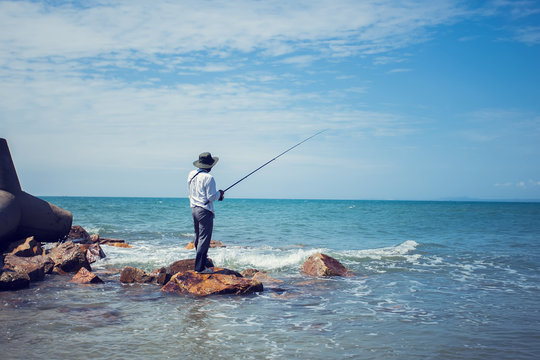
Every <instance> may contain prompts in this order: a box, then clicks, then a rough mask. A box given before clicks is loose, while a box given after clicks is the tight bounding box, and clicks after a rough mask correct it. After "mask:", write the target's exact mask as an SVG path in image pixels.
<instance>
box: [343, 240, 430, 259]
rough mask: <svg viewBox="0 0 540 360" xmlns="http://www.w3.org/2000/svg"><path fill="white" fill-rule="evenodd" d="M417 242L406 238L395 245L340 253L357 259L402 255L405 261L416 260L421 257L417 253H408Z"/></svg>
mask: <svg viewBox="0 0 540 360" xmlns="http://www.w3.org/2000/svg"><path fill="white" fill-rule="evenodd" d="M418 245H419V244H418V243H417V242H416V241H413V240H407V241H405V242H403V243H401V244H399V245H396V246H388V247H383V248H375V249H365V250H345V251H343V252H342V253H343V254H344V255H346V256H348V257H353V258H359V259H364V258H368V259H374V260H381V259H383V258H389V257H396V256H398V257H403V258H405V259H406V260H407V261H411V262H412V261H416V260H418V258H420V257H421V255H419V254H409V253H410V252H412V251H414V250H416V248H417V247H418Z"/></svg>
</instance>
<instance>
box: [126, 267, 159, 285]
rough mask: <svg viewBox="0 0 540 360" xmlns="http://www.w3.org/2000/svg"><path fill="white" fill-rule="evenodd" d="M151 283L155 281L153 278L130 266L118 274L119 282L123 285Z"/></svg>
mask: <svg viewBox="0 0 540 360" xmlns="http://www.w3.org/2000/svg"><path fill="white" fill-rule="evenodd" d="M153 281H155V276H152V275H151V274H147V273H146V272H145V271H144V270H141V269H137V268H135V267H132V266H126V267H125V268H123V269H122V272H121V273H120V282H121V283H124V284H133V283H151V282H153Z"/></svg>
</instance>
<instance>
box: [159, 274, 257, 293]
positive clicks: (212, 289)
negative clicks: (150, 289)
mask: <svg viewBox="0 0 540 360" xmlns="http://www.w3.org/2000/svg"><path fill="white" fill-rule="evenodd" d="M223 270H228V269H223V268H214V271H216V273H214V274H199V273H197V272H195V271H192V270H190V271H186V272H180V273H177V274H175V275H174V276H173V277H172V278H171V280H170V281H169V282H168V283H167V284H165V286H163V287H162V288H161V291H165V292H171V293H175V294H191V295H196V296H208V295H227V294H229V295H245V294H250V293H254V292H260V291H263V285H262V283H260V282H259V281H254V280H250V279H246V278H244V277H238V276H236V275H229V274H224V273H220V271H223Z"/></svg>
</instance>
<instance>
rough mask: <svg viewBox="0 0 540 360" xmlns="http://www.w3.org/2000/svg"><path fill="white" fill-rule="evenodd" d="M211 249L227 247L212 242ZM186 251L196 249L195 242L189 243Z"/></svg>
mask: <svg viewBox="0 0 540 360" xmlns="http://www.w3.org/2000/svg"><path fill="white" fill-rule="evenodd" d="M210 247H211V248H222V247H226V246H225V245H223V243H222V242H221V241H217V240H210ZM186 249H188V250H191V249H195V243H194V242H193V241H191V242H189V243H188V244H187V245H186Z"/></svg>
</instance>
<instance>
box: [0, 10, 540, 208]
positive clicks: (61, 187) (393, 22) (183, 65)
mask: <svg viewBox="0 0 540 360" xmlns="http://www.w3.org/2000/svg"><path fill="white" fill-rule="evenodd" d="M539 84H540V3H539V2H537V1H529V0H515V1H508V0H493V1H454V0H408V1H385V0H376V1H375V0H373V1H371V0H368V1H362V0H305V1H261V0H260V1H254V0H253V1H242V0H241V1H235V0H228V1H185V0H177V1H160V0H153V1H138V0H126V1H114V2H113V1H52V0H49V1H1V0H0V137H2V138H5V139H7V141H8V144H9V148H10V151H11V155H12V157H13V160H14V163H15V167H16V169H17V173H18V175H19V180H20V182H21V185H22V187H23V189H24V190H25V191H27V192H29V193H31V194H33V195H36V196H52V195H58V196H141V197H186V196H187V190H186V188H187V186H186V177H187V174H188V172H189V171H191V170H192V169H193V161H194V160H196V159H197V158H198V155H199V153H201V152H205V151H208V152H211V153H212V155H214V156H218V157H219V158H220V160H219V163H218V165H217V166H216V167H215V168H214V169H213V170H212V174H213V175H214V177H215V179H216V183H217V186H218V188H226V187H228V186H229V185H231V184H232V183H234V182H235V181H236V180H238V179H240V178H241V177H243V176H245V175H246V174H248V173H249V172H251V171H252V170H254V169H256V168H257V167H259V166H260V165H262V164H264V163H265V162H267V161H269V160H270V159H272V158H274V157H275V156H276V155H278V154H280V153H281V152H283V151H285V150H286V149H288V148H290V147H291V146H293V145H295V144H296V143H298V142H300V141H302V140H303V139H305V138H307V137H309V136H311V135H313V134H315V133H317V132H318V131H321V130H324V129H327V131H325V132H324V133H322V134H320V135H318V136H316V137H314V138H312V139H310V140H309V141H307V142H305V143H303V144H302V145H300V146H298V147H297V148H295V149H293V150H291V151H290V152H288V153H286V154H285V155H283V156H282V157H280V158H278V159H277V160H275V161H273V162H272V163H270V164H269V165H268V166H266V167H264V168H263V169H261V170H260V171H258V172H256V173H255V174H253V175H252V176H250V177H249V178H247V179H246V180H244V181H243V182H241V183H239V184H238V185H236V186H235V187H233V188H232V189H230V190H229V191H227V193H226V197H230V198H295V199H351V200H357V199H370V200H371V199H379V200H440V199H462V198H474V199H485V200H497V199H518V200H519V199H540V89H539Z"/></svg>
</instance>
